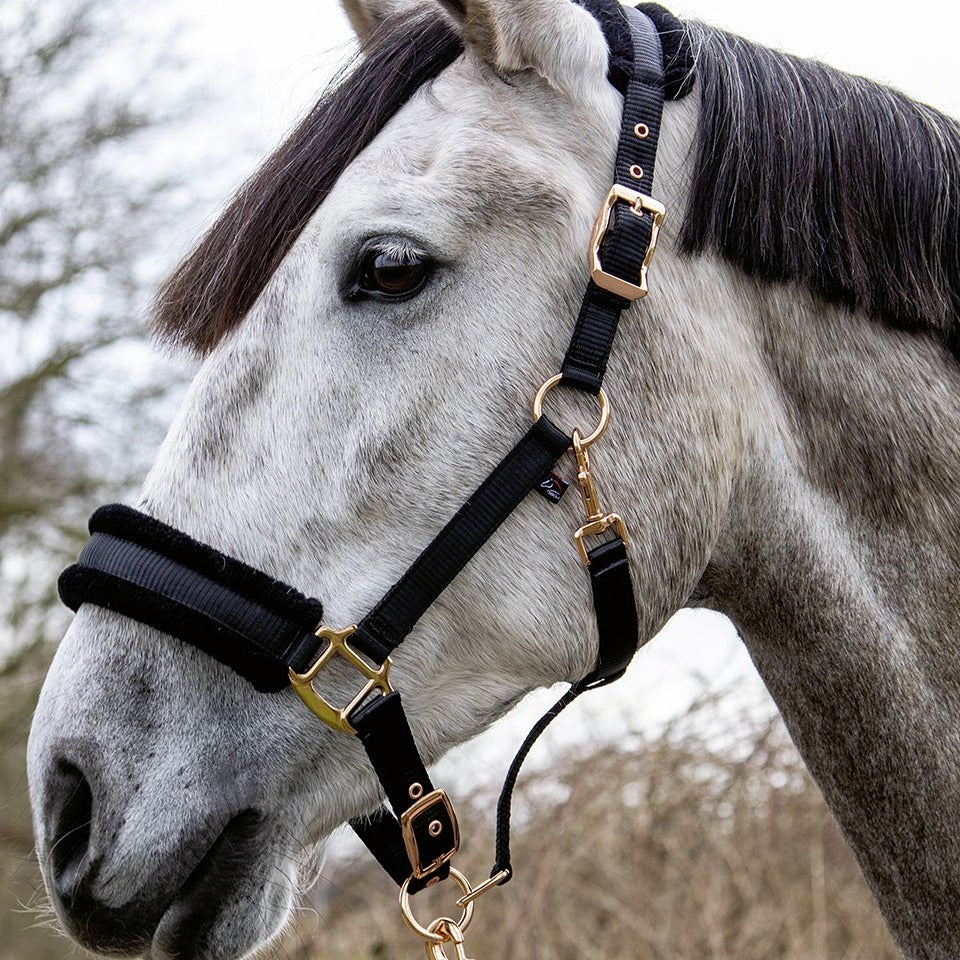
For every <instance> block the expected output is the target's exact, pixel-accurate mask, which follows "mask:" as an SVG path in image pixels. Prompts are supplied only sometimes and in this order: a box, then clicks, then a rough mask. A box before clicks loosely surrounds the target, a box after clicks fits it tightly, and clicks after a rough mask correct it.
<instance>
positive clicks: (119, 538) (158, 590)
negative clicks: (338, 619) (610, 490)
mask: <svg viewBox="0 0 960 960" xmlns="http://www.w3.org/2000/svg"><path fill="white" fill-rule="evenodd" d="M583 5H584V6H585V7H586V8H587V9H588V10H589V11H590V12H591V13H592V14H593V15H594V16H595V17H596V18H597V20H598V22H599V23H600V25H601V28H602V29H603V31H604V34H605V36H606V38H607V43H608V46H609V49H610V64H609V79H610V82H611V83H612V84H613V85H614V86H615V87H617V89H618V90H620V92H621V93H622V94H623V98H624V101H623V114H622V121H621V128H620V135H619V139H618V144H617V156H616V165H615V179H614V183H613V185H612V186H611V188H610V190H609V191H608V193H607V196H606V198H605V199H604V202H603V205H602V206H601V209H600V212H599V214H598V216H597V219H596V223H595V226H594V230H593V234H592V237H591V240H590V247H589V257H590V280H589V282H588V284H587V288H586V292H585V294H584V297H583V301H582V304H581V307H580V311H579V314H578V317H577V321H576V326H575V328H574V331H573V336H572V338H571V341H570V345H569V347H568V348H567V352H566V355H565V356H564V359H563V363H562V366H561V370H560V373H559V374H557V375H556V376H554V377H552V378H550V379H549V380H548V381H547V382H546V383H545V384H543V386H542V387H541V388H540V390H539V391H538V392H537V395H536V397H535V400H534V404H533V410H534V419H533V424H532V426H531V427H530V428H529V430H527V432H526V433H525V434H524V435H523V437H521V438H520V440H519V441H518V442H517V443H516V445H515V446H514V447H513V448H512V449H511V450H510V451H509V452H508V453H507V454H506V455H505V456H504V457H503V459H502V460H501V461H500V463H499V464H498V465H497V466H496V467H495V468H494V469H493V471H492V472H491V473H490V474H489V476H488V477H487V478H486V479H485V480H484V481H483V483H482V484H481V485H480V486H479V487H478V488H477V490H476V491H475V492H474V493H473V495H472V496H471V497H470V498H469V499H468V500H467V502H466V503H465V504H464V505H463V506H462V507H461V508H460V510H459V511H458V512H457V513H456V514H455V515H454V516H453V518H452V519H451V520H450V521H449V522H448V523H447V524H446V526H444V527H443V529H442V530H441V531H440V532H439V533H438V534H437V536H436V537H435V538H434V540H433V542H432V543H431V544H430V545H429V546H427V547H426V549H425V550H424V551H423V552H422V553H421V554H420V556H419V557H418V558H417V559H416V560H415V561H414V563H413V564H412V565H411V566H410V567H409V568H408V569H407V571H406V572H405V573H404V574H403V575H402V576H401V577H400V579H399V580H398V581H397V582H396V583H395V584H394V586H393V587H392V588H391V589H390V590H389V591H388V592H387V593H386V595H385V596H384V597H383V598H382V599H381V600H380V602H379V603H378V604H377V605H376V606H375V607H374V608H373V609H372V610H371V611H370V612H369V613H367V615H366V616H365V617H364V618H363V619H362V620H360V621H359V622H358V623H357V624H356V625H351V626H348V627H343V628H335V627H331V626H327V625H323V624H322V623H321V621H322V615H323V607H322V605H321V604H320V602H319V601H317V600H313V599H310V598H308V597H305V596H303V595H302V594H301V593H299V592H298V591H297V590H295V589H294V588H292V587H290V586H288V585H287V584H284V583H281V582H280V581H277V580H274V579H273V578H271V577H269V576H267V575H266V574H264V573H262V572H261V571H259V570H255V569H253V568H252V567H249V566H247V565H246V564H244V563H242V562H241V561H239V560H236V559H234V558H232V557H228V556H226V555H225V554H222V553H220V552H219V551H217V550H214V549H213V548H212V547H209V546H207V545H205V544H202V543H199V542H198V541H196V540H193V539H192V538H190V537H188V536H187V535H186V534H184V533H182V532H181V531H179V530H176V529H175V528H173V527H169V526H167V525H166V524H164V523H161V522H160V521H158V520H156V519H154V518H152V517H149V516H146V515H145V514H142V513H139V512H137V511H136V510H132V509H130V508H129V507H123V506H119V505H112V506H107V507H101V508H100V509H99V510H98V511H96V513H94V515H93V517H92V518H91V521H90V532H91V534H92V536H91V539H90V540H89V542H88V543H87V545H86V546H85V547H84V549H83V552H82V553H81V555H80V557H79V559H78V561H77V563H76V564H75V565H73V566H71V567H69V568H67V570H65V571H64V572H63V574H62V575H61V577H60V582H59V588H60V595H61V597H62V599H63V601H64V603H66V604H67V605H68V606H69V607H71V608H72V609H74V610H76V609H78V608H79V607H80V605H81V604H83V603H93V604H96V605H98V606H101V607H106V608H107V609H111V610H115V611H117V612H119V613H121V614H123V615H125V616H128V617H131V618H133V619H136V620H139V621H140V622H142V623H146V624H149V625H151V626H154V627H156V628H158V629H159V630H162V631H163V632H165V633H168V634H170V635H172V636H174V637H177V638H179V639H180V640H183V641H184V642H186V643H189V644H192V645H194V646H196V647H199V648H200V649H202V650H204V651H205V652H206V653H208V654H209V655H210V656H212V657H215V658H216V659H217V660H219V661H221V662H222V663H224V664H226V665H227V666H229V667H231V668H232V669H234V670H235V671H236V672H237V673H239V674H240V675H241V676H243V677H245V678H246V679H247V680H249V681H250V682H251V683H253V685H254V686H255V687H256V688H257V689H258V690H260V691H263V692H276V691H279V690H282V689H284V688H286V687H287V686H288V685H289V686H292V687H293V689H294V690H295V691H296V693H297V695H298V696H299V697H300V698H301V699H302V700H303V702H304V703H305V704H306V705H307V706H308V707H309V708H310V710H311V711H313V713H314V714H315V715H316V716H317V717H319V718H320V719H321V720H322V721H323V722H324V723H326V724H327V725H328V726H330V727H331V728H333V729H334V730H337V731H339V732H341V733H345V734H351V735H356V736H358V738H359V739H360V741H361V743H362V744H363V746H364V749H365V750H366V752H367V756H368V757H369V759H370V762H371V764H372V765H373V768H374V771H375V772H376V774H377V777H378V779H379V781H380V784H381V786H382V788H383V791H384V794H385V795H386V799H387V804H388V805H387V806H382V807H380V808H379V809H378V810H377V811H375V812H374V813H373V814H371V815H370V816H369V817H364V818H361V819H358V820H354V821H351V826H352V827H353V828H354V830H355V831H356V832H357V834H358V835H359V837H360V839H361V840H363V842H364V843H365V844H366V845H367V847H368V848H369V849H370V851H371V852H372V853H373V855H374V856H375V857H376V859H377V860H378V861H379V862H380V864H381V865H382V866H383V867H384V869H385V870H386V871H387V873H389V874H390V876H391V877H392V878H393V879H394V880H395V881H396V882H397V883H398V884H399V885H400V888H401V892H400V904H401V909H402V911H403V915H404V919H405V920H406V922H407V924H408V925H409V926H410V927H411V929H413V930H414V931H415V932H416V933H417V934H418V935H419V936H421V937H422V938H423V940H424V942H425V947H426V952H427V956H428V957H433V958H435V960H439V958H441V957H444V956H445V954H444V952H443V951H444V947H445V945H447V944H452V945H453V949H454V951H455V954H456V956H457V957H460V958H463V957H464V956H465V953H464V948H463V931H464V930H465V929H466V927H467V926H468V924H469V923H470V920H471V918H472V916H473V910H474V904H475V901H476V899H477V898H478V897H479V896H481V895H482V894H484V893H486V892H487V891H488V890H490V889H492V888H493V887H494V886H499V885H501V884H503V883H506V882H507V881H508V880H510V878H511V877H512V874H513V868H512V866H511V861H510V806H511V798H512V791H513V786H514V783H515V782H516V779H517V776H518V775H519V772H520V767H521V765H522V763H523V761H524V759H525V758H526V755H527V753H528V752H529V750H530V748H531V747H532V746H533V744H534V742H535V741H536V739H537V738H538V737H539V736H540V734H541V733H542V732H543V731H544V730H545V729H546V727H547V725H548V724H549V723H550V722H551V721H552V720H553V719H554V718H555V717H556V716H558V715H559V713H560V712H561V711H562V710H563V709H564V708H565V707H566V706H567V705H569V704H570V703H572V702H573V700H575V699H576V698H577V697H578V696H579V695H580V694H581V693H583V692H584V691H586V690H590V689H593V688H595V687H598V686H602V685H604V684H607V683H610V682H611V681H613V680H616V679H617V678H618V677H620V676H621V675H622V674H623V672H624V670H625V669H626V667H627V665H628V663H629V662H630V660H631V659H632V657H633V655H634V654H635V652H636V650H637V648H638V645H639V637H638V626H637V613H636V605H635V601H634V595H633V585H632V580H631V577H630V570H629V561H628V557H627V551H626V544H627V542H628V541H627V531H626V527H625V524H624V522H623V520H622V518H621V517H620V516H619V515H618V514H617V513H613V512H609V513H608V512H606V511H605V510H604V509H603V508H602V507H601V506H600V498H599V495H598V492H597V489H596V483H595V477H594V468H593V465H592V464H591V461H590V458H589V455H588V448H589V447H590V446H591V445H592V444H594V443H596V442H598V441H599V440H600V439H601V437H602V435H603V433H604V430H605V429H606V426H607V423H608V421H609V416H610V407H609V403H608V400H607V396H606V394H605V393H604V391H603V390H602V383H603V377H604V373H605V371H606V365H607V360H608V357H609V355H610V350H611V348H612V346H613V341H614V337H615V334H616V329H617V325H618V322H619V319H620V314H621V313H622V312H623V310H624V309H625V308H626V307H627V306H629V304H630V302H631V301H633V300H637V299H640V298H642V297H644V296H645V295H646V294H647V290H648V287H647V268H648V267H649V265H650V262H651V260H652V257H653V254H654V251H655V249H656V244H657V236H658V233H659V230H660V226H661V224H662V222H663V218H664V216H665V210H664V207H663V205H662V204H661V203H659V202H658V201H657V200H655V199H653V197H651V196H650V194H649V190H650V189H651V186H652V183H653V175H654V161H655V159H656V150H657V140H658V136H659V131H660V119H661V112H662V109H663V101H664V94H665V83H666V84H668V85H671V87H672V89H671V92H672V93H673V95H674V96H680V95H683V93H684V92H685V90H684V89H683V87H684V80H683V79H680V80H678V76H679V74H678V72H677V70H676V68H675V66H674V69H673V74H672V76H671V75H670V74H669V73H668V74H667V75H665V72H664V58H663V52H662V48H661V41H660V35H659V33H658V29H657V23H660V24H661V28H662V24H663V22H664V21H665V20H666V21H667V23H668V24H669V29H668V30H666V31H664V36H667V35H668V33H669V32H670V31H671V30H672V31H674V35H675V36H679V31H678V30H677V27H676V26H675V25H676V21H673V19H672V17H670V15H669V14H667V13H666V11H664V10H662V9H661V8H659V7H655V6H653V5H650V4H646V5H644V8H643V9H644V12H641V11H639V10H636V9H631V8H625V7H621V6H620V5H619V4H618V3H616V0H583ZM654 21H657V22H656V23H655V22H654ZM670 60H671V63H674V61H676V60H677V58H676V57H675V56H673V55H671V57H670ZM681 72H682V75H683V78H685V77H686V76H687V73H688V71H687V70H686V68H685V66H684V67H683V68H682V70H681ZM561 385H562V386H566V387H573V388H575V389H578V390H581V391H584V392H587V393H590V394H593V395H595V396H597V398H598V399H599V401H600V418H599V422H598V424H597V426H596V427H595V428H594V429H593V430H590V431H583V430H581V429H579V428H576V429H571V430H570V431H568V432H567V431H563V430H560V429H559V428H558V427H556V426H555V425H554V424H553V423H552V422H551V421H550V419H549V418H548V417H547V416H546V415H545V414H544V413H543V406H544V403H545V401H546V398H547V395H548V394H549V393H550V391H551V390H553V389H554V388H555V387H558V386H561ZM571 448H572V449H573V451H574V454H575V458H576V462H577V468H578V472H577V481H578V486H579V489H580V494H581V497H582V500H583V505H584V513H585V519H584V522H583V524H582V525H581V526H580V527H579V529H578V530H577V531H576V532H575V533H574V540H575V543H576V547H577V550H578V553H579V555H580V559H581V561H582V562H583V563H584V565H585V566H586V569H587V573H588V575H589V577H590V583H591V588H592V592H593V604H594V611H595V614H596V621H597V633H598V654H597V660H596V663H595V665H594V668H593V669H592V670H591V672H590V673H589V674H588V675H587V676H586V677H584V678H582V679H581V680H579V681H578V682H577V683H574V684H573V685H572V686H571V687H570V689H569V690H568V691H567V692H566V693H565V694H564V695H563V696H562V697H561V698H560V700H559V701H558V702H557V703H556V704H555V705H554V706H553V707H552V708H551V709H550V710H549V711H548V712H547V713H546V714H545V715H544V716H543V717H542V718H541V719H540V721H538V723H537V724H536V725H535V726H534V728H533V729H532V730H531V731H530V733H529V734H528V736H527V738H526V739H525V740H524V742H523V744H522V745H521V747H520V750H519V752H518V753H517V756H516V757H515V758H514V761H513V763H512V764H511V766H510V770H509V772H508V774H507V777H506V780H505V782H504V786H503V790H502V792H501V795H500V799H499V802H498V804H497V842H496V859H495V863H494V866H493V868H492V869H491V871H490V876H489V878H488V879H487V880H485V881H483V882H482V883H480V884H478V885H477V886H475V887H473V886H471V884H470V883H469V882H468V881H467V879H466V878H465V877H464V876H463V875H462V874H461V873H459V872H458V871H457V870H455V869H454V868H453V867H452V865H451V860H452V858H453V856H454V855H455V853H456V852H457V850H458V848H459V843H460V836H459V827H458V824H457V818H456V814H455V812H454V810H453V806H452V804H451V802H450V799H449V797H448V796H447V794H446V793H445V792H444V791H443V790H441V789H437V788H435V787H434V786H433V784H432V783H431V781H430V778H429V776H428V774H427V771H426V767H425V766H424V763H423V761H422V759H421V757H420V753H419V751H418V749H417V746H416V743H415V741H414V738H413V735H412V733H411V732H410V727H409V724H408V723H407V719H406V716H405V714H404V711H403V705H402V701H401V697H400V694H399V693H397V692H396V691H395V690H393V688H392V687H391V684H390V665H391V661H390V654H391V653H392V652H393V650H395V649H396V647H397V646H398V645H399V644H400V643H401V642H403V640H404V639H405V638H406V637H407V636H408V635H409V634H410V633H411V631H413V629H414V628H415V626H416V624H417V622H418V621H419V619H420V618H421V617H422V616H423V614H424V613H425V612H426V611H427V610H428V609H429V607H430V606H431V605H432V604H433V603H434V602H435V601H436V600H437V598H438V597H439V596H440V594H441V593H443V591H444V590H445V589H446V588H447V586H448V585H449V584H450V583H451V582H452V581H453V580H454V579H455V578H456V576H457V575H458V574H459V573H460V571H461V570H462V569H463V568H464V566H465V565H466V564H467V563H468V562H469V560H470V559H471V558H472V557H473V556H474V555H475V554H476V553H477V552H478V551H479V550H480V549H481V548H482V547H483V545H484V544H485V543H486V542H487V540H488V539H489V538H490V537H491V536H492V535H493V533H494V532H495V531H496V530H497V529H498V528H499V527H500V525H501V524H502V523H503V521H504V520H506V518H507V517H508V516H510V514H511V513H512V512H513V511H514V510H515V509H516V507H517V506H518V505H519V504H520V502H521V501H522V500H523V499H524V498H525V497H526V495H527V494H528V493H529V492H530V491H531V490H534V489H536V488H537V487H539V486H540V484H541V482H542V481H543V478H544V477H545V476H547V475H549V473H550V471H551V470H552V469H553V468H554V466H555V464H556V463H557V461H558V460H559V459H560V458H561V457H562V456H563V455H564V454H565V453H566V451H567V450H569V449H571ZM598 537H603V538H604V539H602V540H600V541H599V542H597V543H596V545H594V546H592V547H591V546H590V544H591V543H593V542H595V541H596V540H597V538H598ZM318 623H321V625H320V626H318ZM333 660H341V661H343V662H344V663H346V664H347V665H349V666H350V667H352V668H353V670H354V671H355V672H356V673H357V674H359V677H358V683H357V687H356V693H355V694H354V695H353V696H352V697H351V698H350V700H349V702H347V703H346V704H332V703H330V702H329V701H328V700H327V699H325V697H324V696H323V695H322V694H321V693H320V692H319V691H317V689H316V688H315V682H316V680H317V679H318V677H319V676H320V675H321V674H322V673H323V672H324V670H325V669H326V667H327V666H328V665H329V663H330V662H332V661H333ZM448 876H449V877H452V878H453V880H454V881H455V883H456V884H457V885H458V886H459V887H460V889H461V893H462V896H461V897H460V899H459V901H458V904H459V906H460V907H461V909H462V914H461V917H460V919H459V920H458V921H454V920H452V919H450V918H448V917H443V918H439V919H437V920H434V921H433V922H432V923H429V924H427V925H424V924H422V923H421V922H420V921H419V920H417V919H416V917H415V916H414V913H413V909H412V905H411V897H412V895H413V894H415V893H416V892H417V891H418V890H420V889H422V888H423V887H425V886H428V885H432V884H435V883H437V882H439V881H440V880H443V879H445V878H447V877H448Z"/></svg>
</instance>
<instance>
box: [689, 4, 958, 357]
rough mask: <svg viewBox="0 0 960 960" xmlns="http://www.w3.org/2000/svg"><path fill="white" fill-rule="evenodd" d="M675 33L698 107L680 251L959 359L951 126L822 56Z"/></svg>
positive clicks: (694, 26)
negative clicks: (683, 39)
mask: <svg viewBox="0 0 960 960" xmlns="http://www.w3.org/2000/svg"><path fill="white" fill-rule="evenodd" d="M684 30H685V32H686V36H687V40H688V42H689V44H690V45H691V48H692V50H693V53H694V57H695V64H696V65H695V68H694V69H695V71H696V76H697V81H698V84H699V89H700V96H701V101H702V107H701V114H700V122H699V128H698V134H697V135H698V141H697V147H696V156H695V165H694V174H693V183H692V189H691V193H690V197H689V204H688V208H687V211H686V217H685V220H684V224H683V228H682V233H681V244H682V247H683V249H684V250H685V251H686V252H688V253H701V252H704V251H715V252H718V253H720V254H721V255H722V256H723V257H725V258H726V259H727V260H730V261H732V262H733V263H735V264H737V265H738V266H739V267H740V268H742V269H743V270H744V271H745V272H746V273H747V274H750V275H751V276H755V277H758V278H760V279H762V280H766V281H774V282H776V281H794V282H797V283H799V284H802V285H804V286H806V287H807V288H808V289H810V290H812V291H814V292H815V293H816V294H817V295H818V296H820V297H822V298H823V299H824V300H826V301H828V302H830V303H833V304H839V305H843V306H846V307H849V308H850V309H855V310H862V311H864V312H865V313H866V314H868V315H870V316H872V317H874V318H875V319H878V320H880V321H883V322H886V323H888V324H890V325H892V326H894V327H896V328H898V329H901V330H907V331H912V332H918V333H925V334H927V335H930V336H933V337H934V338H936V339H937V340H939V341H940V342H942V343H943V344H944V345H945V346H946V347H947V348H948V349H949V350H950V351H951V352H952V353H953V354H954V355H955V356H957V357H958V358H960V124H958V123H957V122H956V121H954V120H951V119H950V118H948V117H946V116H944V115H943V114H941V113H939V112H938V111H936V110H934V109H933V108H932V107H929V106H925V105H923V104H920V103H917V102H915V101H913V100H911V99H910V98H908V97H906V96H905V95H903V94H902V93H899V92H898V91H896V90H892V89H890V88H889V87H884V86H881V85H880V84H878V83H874V82H873V81H870V80H866V79H864V78H862V77H855V76H850V75H849V74H845V73H841V72H840V71H838V70H834V69H832V68H831V67H827V66H825V65H823V64H821V63H817V62H815V61H810V60H802V59H800V58H798V57H793V56H789V55H786V54H782V53H778V52H775V51H773V50H770V49H768V48H765V47H762V46H759V45H757V44H754V43H751V42H749V41H747V40H744V39H743V38H741V37H737V36H733V35H731V34H728V33H724V32H723V31H720V30H716V29H714V28H712V27H707V26H705V25H703V24H700V23H686V24H685V25H684Z"/></svg>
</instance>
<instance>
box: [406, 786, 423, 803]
mask: <svg viewBox="0 0 960 960" xmlns="http://www.w3.org/2000/svg"><path fill="white" fill-rule="evenodd" d="M407 793H408V794H409V795H410V799H411V800H419V799H420V798H421V797H422V796H423V784H422V783H411V784H410V789H409V790H407Z"/></svg>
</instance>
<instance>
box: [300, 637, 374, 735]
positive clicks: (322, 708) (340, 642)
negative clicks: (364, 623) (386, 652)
mask: <svg viewBox="0 0 960 960" xmlns="http://www.w3.org/2000/svg"><path fill="white" fill-rule="evenodd" d="M356 629H357V627H356V624H354V625H353V626H350V627H344V628H343V629H342V630H335V629H334V628H333V627H323V626H321V627H319V628H318V629H317V632H316V635H317V637H319V638H320V639H321V640H326V641H327V646H326V649H325V650H324V651H323V652H322V653H321V654H320V656H319V657H317V659H316V660H315V661H314V663H313V665H312V666H311V667H310V669H309V670H307V671H306V672H305V673H297V672H296V671H295V670H293V669H292V668H291V669H290V670H289V674H290V685H291V686H292V687H293V689H294V690H295V691H296V692H297V696H298V697H300V699H301V700H302V701H303V702H304V703H305V704H306V705H307V706H308V707H309V708H310V709H311V710H312V711H313V712H314V713H315V714H316V715H317V716H318V717H319V718H320V719H321V720H322V721H323V722H324V723H325V724H327V726H329V727H333V729H334V730H339V731H340V732H341V733H349V734H356V732H357V731H356V730H355V729H354V728H353V726H352V725H351V723H350V721H349V720H348V719H347V718H348V717H349V716H350V714H351V713H353V711H354V710H356V709H357V707H359V706H360V704H361V703H363V701H364V700H366V699H367V697H369V696H370V694H371V693H373V692H374V691H375V690H379V691H380V693H381V694H383V695H386V694H388V693H393V688H392V687H391V686H390V667H391V665H392V664H391V660H390V658H389V657H387V659H386V660H384V661H383V663H382V664H381V665H380V666H379V667H377V666H373V665H371V664H369V663H367V661H366V660H364V659H363V657H361V656H360V654H359V653H357V651H356V650H354V649H353V648H352V647H351V646H350V645H349V644H348V643H347V640H348V639H349V638H350V637H351V636H352V635H353V633H354V632H355V631H356ZM334 657H341V658H342V659H344V660H346V661H347V663H349V664H350V666H351V667H353V668H354V670H356V671H357V672H358V673H360V674H361V675H362V676H364V677H366V680H367V682H366V683H365V684H364V685H363V686H362V687H361V688H360V691H359V693H357V695H356V696H355V697H353V699H352V700H350V702H349V703H348V704H347V705H346V706H345V707H342V708H340V707H335V706H334V705H333V704H332V703H330V702H329V701H328V700H325V699H324V698H323V697H322V696H321V695H320V694H319V693H317V691H316V689H315V688H314V686H313V681H314V680H315V679H316V678H317V675H318V674H319V673H320V672H321V671H322V670H323V669H324V667H326V666H327V665H328V664H329V663H330V661H331V660H333V658H334Z"/></svg>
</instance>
